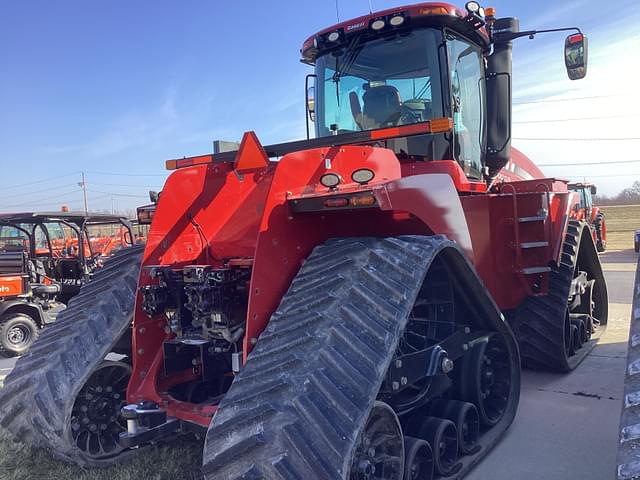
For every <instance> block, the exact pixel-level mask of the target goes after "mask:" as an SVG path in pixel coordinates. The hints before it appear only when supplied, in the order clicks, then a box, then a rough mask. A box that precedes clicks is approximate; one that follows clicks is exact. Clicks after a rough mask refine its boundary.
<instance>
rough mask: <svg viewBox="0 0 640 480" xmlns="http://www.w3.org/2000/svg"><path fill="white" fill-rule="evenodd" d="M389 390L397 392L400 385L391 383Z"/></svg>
mask: <svg viewBox="0 0 640 480" xmlns="http://www.w3.org/2000/svg"><path fill="white" fill-rule="evenodd" d="M391 388H392V389H393V390H399V389H400V384H399V383H398V382H391Z"/></svg>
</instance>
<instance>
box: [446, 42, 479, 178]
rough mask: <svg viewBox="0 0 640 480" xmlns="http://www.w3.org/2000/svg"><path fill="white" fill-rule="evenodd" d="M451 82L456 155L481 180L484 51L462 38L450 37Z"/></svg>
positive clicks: (469, 171) (470, 172) (470, 174)
mask: <svg viewBox="0 0 640 480" xmlns="http://www.w3.org/2000/svg"><path fill="white" fill-rule="evenodd" d="M447 52H448V58H449V72H450V78H451V94H452V110H453V129H454V155H455V157H456V160H457V161H458V163H460V166H461V167H462V169H463V170H464V172H465V173H466V174H467V176H469V177H473V178H482V151H483V147H484V136H485V133H484V129H483V124H484V119H485V108H486V107H485V105H486V103H485V91H484V82H483V81H482V79H483V77H484V64H483V57H482V52H481V50H480V49H479V48H478V47H477V46H475V45H473V44H471V43H469V42H468V41H467V40H464V39H463V38H460V37H457V36H455V35H453V34H447Z"/></svg>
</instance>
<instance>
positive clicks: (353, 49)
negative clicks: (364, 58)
mask: <svg viewBox="0 0 640 480" xmlns="http://www.w3.org/2000/svg"><path fill="white" fill-rule="evenodd" d="M359 40H360V37H359V36H357V37H354V38H353V40H351V43H350V44H349V45H348V46H347V49H346V50H345V51H344V53H343V54H342V55H340V56H336V69H335V73H334V74H333V77H332V78H331V79H332V80H333V82H334V83H335V84H336V100H337V102H338V106H340V78H341V77H342V76H343V75H346V73H347V72H348V71H349V69H350V68H351V66H352V65H353V62H355V60H356V57H357V56H358V49H357V47H358V43H359ZM340 57H342V58H343V61H342V62H340V60H339V59H340Z"/></svg>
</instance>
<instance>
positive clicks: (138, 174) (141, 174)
mask: <svg viewBox="0 0 640 480" xmlns="http://www.w3.org/2000/svg"><path fill="white" fill-rule="evenodd" d="M84 173H90V174H91V175H112V176H118V177H164V178H166V177H167V175H166V174H160V173H120V172H92V171H89V170H85V172H84Z"/></svg>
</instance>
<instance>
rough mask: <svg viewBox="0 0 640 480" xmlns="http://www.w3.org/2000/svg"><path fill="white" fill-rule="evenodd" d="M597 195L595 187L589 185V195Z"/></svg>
mask: <svg viewBox="0 0 640 480" xmlns="http://www.w3.org/2000/svg"><path fill="white" fill-rule="evenodd" d="M597 194H598V189H597V188H596V186H595V185H591V195H597Z"/></svg>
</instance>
